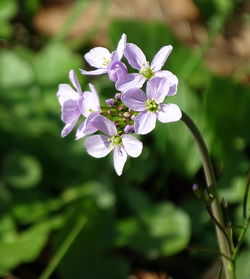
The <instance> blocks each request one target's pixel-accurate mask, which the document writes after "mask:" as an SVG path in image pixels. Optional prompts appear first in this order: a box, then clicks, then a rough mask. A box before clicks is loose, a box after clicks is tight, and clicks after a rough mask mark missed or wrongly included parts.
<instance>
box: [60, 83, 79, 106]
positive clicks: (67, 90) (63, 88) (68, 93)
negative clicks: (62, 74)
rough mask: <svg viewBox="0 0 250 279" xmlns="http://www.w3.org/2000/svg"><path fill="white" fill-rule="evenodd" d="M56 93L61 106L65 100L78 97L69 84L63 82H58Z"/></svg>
mask: <svg viewBox="0 0 250 279" xmlns="http://www.w3.org/2000/svg"><path fill="white" fill-rule="evenodd" d="M56 95H57V98H58V101H59V103H60V105H61V106H62V105H63V104H64V102H65V101H67V100H77V99H79V97H80V96H79V94H78V93H77V92H76V91H75V90H74V89H72V87H71V86H70V85H68V84H64V83H62V84H59V87H58V90H57V93H56Z"/></svg>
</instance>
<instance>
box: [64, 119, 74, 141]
mask: <svg viewBox="0 0 250 279" xmlns="http://www.w3.org/2000/svg"><path fill="white" fill-rule="evenodd" d="M77 120H78V119H76V120H75V121H72V122H71V123H66V125H65V126H64V128H63V129H62V132H61V137H63V138H64V137H66V136H67V135H68V134H69V133H70V132H71V131H72V130H73V128H74V127H75V125H76V122H77Z"/></svg>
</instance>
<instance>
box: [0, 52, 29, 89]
mask: <svg viewBox="0 0 250 279" xmlns="http://www.w3.org/2000/svg"><path fill="white" fill-rule="evenodd" d="M32 81H33V71H32V69H31V66H30V65H29V64H28V63H27V62H26V61H25V60H23V59H22V58H20V57H19V56H18V55H17V54H15V53H14V52H12V51H10V50H4V51H2V52H1V53H0V86H1V87H3V88H7V87H11V88H13V87H21V86H25V85H29V84H30V83H31V82H32Z"/></svg>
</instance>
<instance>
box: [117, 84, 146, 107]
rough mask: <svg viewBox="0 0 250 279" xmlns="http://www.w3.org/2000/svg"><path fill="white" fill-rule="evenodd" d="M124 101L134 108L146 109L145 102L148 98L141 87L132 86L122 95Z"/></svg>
mask: <svg viewBox="0 0 250 279" xmlns="http://www.w3.org/2000/svg"><path fill="white" fill-rule="evenodd" d="M121 100H122V102H123V103H124V104H125V105H126V106H127V107H129V108H130V109H132V110H135V111H144V110H145V109H146V108H145V102H146V100H147V97H146V94H145V93H144V92H143V91H142V90H141V89H139V88H132V89H130V90H128V91H126V92H125V93H123V94H122V96H121Z"/></svg>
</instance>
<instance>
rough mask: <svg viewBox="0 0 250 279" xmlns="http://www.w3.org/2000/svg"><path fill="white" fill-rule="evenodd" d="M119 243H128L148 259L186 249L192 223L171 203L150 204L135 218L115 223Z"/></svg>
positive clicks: (122, 244)
mask: <svg viewBox="0 0 250 279" xmlns="http://www.w3.org/2000/svg"><path fill="white" fill-rule="evenodd" d="M117 231H118V238H117V242H116V244H117V245H118V246H129V247H130V248H131V249H133V250H136V251H139V252H142V253H143V254H144V255H146V256H147V257H149V258H156V257H159V256H171V255H174V254H176V253H178V252H180V251H181V250H183V249H185V248H186V246H187V244H188V242H189V239H190V231H191V224H190V220H189V217H188V215H187V214H186V213H185V212H184V211H182V210H181V209H178V208H177V207H175V206H174V205H173V204H171V203H167V202H166V203H161V204H159V205H153V206H151V207H150V208H148V209H147V210H145V211H143V210H142V212H141V213H140V216H139V217H138V218H135V217H130V218H126V219H123V220H122V221H120V222H119V223H118V226H117Z"/></svg>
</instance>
